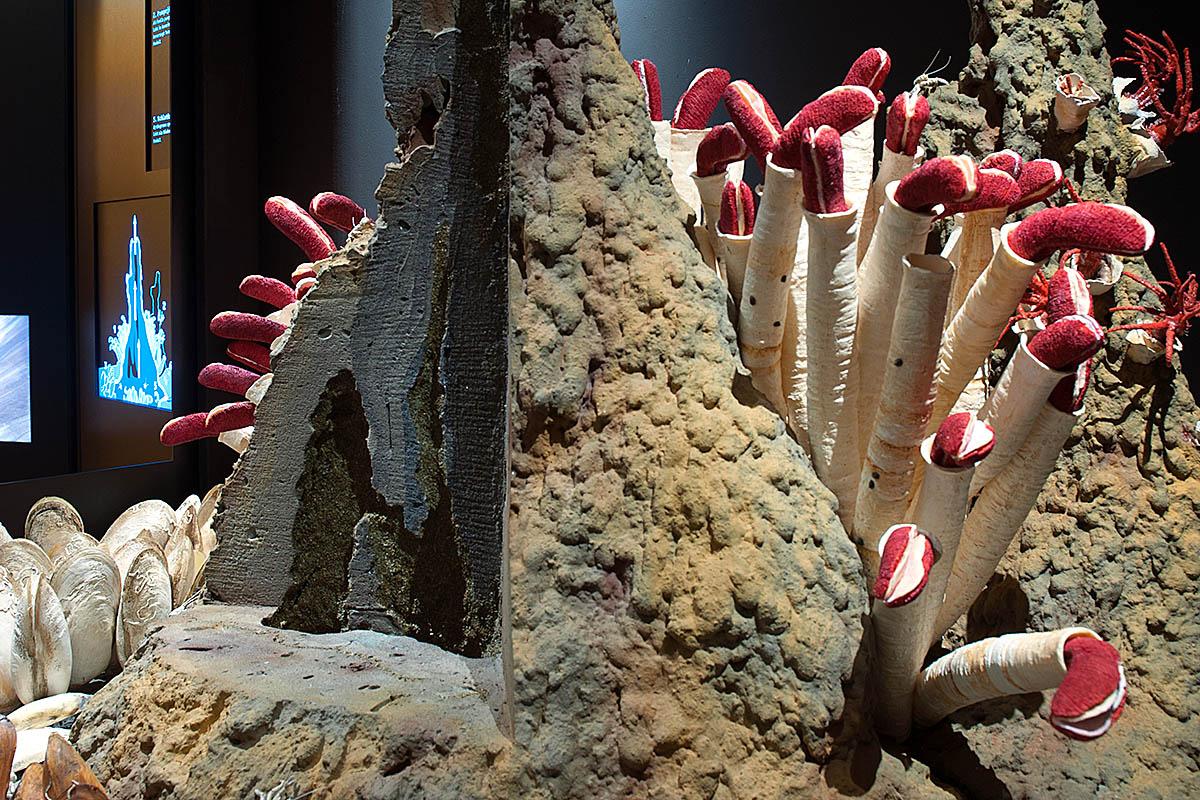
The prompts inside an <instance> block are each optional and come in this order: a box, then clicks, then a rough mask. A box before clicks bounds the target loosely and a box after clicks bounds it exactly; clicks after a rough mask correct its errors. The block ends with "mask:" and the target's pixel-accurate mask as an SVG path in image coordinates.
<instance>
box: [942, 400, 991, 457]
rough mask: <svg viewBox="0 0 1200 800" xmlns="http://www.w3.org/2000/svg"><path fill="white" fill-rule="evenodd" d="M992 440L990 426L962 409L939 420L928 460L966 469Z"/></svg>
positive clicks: (983, 454)
mask: <svg viewBox="0 0 1200 800" xmlns="http://www.w3.org/2000/svg"><path fill="white" fill-rule="evenodd" d="M995 444H996V432H995V431H994V430H992V426H991V425H988V424H987V423H986V422H984V421H983V420H980V419H976V418H975V415H974V414H971V413H970V412H967V411H963V412H960V413H958V414H951V415H950V416H948V417H946V419H945V420H943V421H942V424H941V425H940V426H939V427H938V430H937V433H936V434H935V435H934V437H933V446H932V447H931V448H930V452H929V460H930V461H932V462H933V463H934V464H937V465H938V466H939V467H942V468H943V469H966V468H968V467H973V466H975V465H976V464H978V463H979V462H980V461H982V460H983V459H985V458H986V457H987V455H988V454H989V453H991V452H992V447H994V446H995Z"/></svg>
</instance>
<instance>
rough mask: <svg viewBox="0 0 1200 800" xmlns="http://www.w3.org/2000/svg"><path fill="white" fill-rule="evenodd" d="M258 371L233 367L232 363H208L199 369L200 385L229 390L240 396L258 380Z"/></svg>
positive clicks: (217, 389)
mask: <svg viewBox="0 0 1200 800" xmlns="http://www.w3.org/2000/svg"><path fill="white" fill-rule="evenodd" d="M258 377H259V376H258V373H256V372H251V371H250V370H248V369H242V368H241V367H235V366H234V365H233V364H209V365H208V366H207V367H205V368H204V369H202V370H200V377H199V378H198V380H199V381H200V385H201V386H203V387H204V388H206V389H215V390H216V391H218V392H229V393H230V394H236V395H239V396H241V397H245V396H246V391H247V390H248V389H249V388H250V387H251V386H253V385H254V382H255V381H256V380H258Z"/></svg>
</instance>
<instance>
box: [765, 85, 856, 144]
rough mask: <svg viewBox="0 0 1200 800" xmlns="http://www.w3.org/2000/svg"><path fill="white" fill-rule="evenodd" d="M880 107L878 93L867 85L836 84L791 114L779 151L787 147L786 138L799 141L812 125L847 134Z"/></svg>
mask: <svg viewBox="0 0 1200 800" xmlns="http://www.w3.org/2000/svg"><path fill="white" fill-rule="evenodd" d="M878 108H879V101H878V100H876V99H875V93H874V92H872V91H871V90H870V89H868V88H867V87H865V86H835V87H834V88H832V89H830V90H829V91H828V92H826V93H825V94H823V95H821V96H820V97H818V98H817V99H816V100H813V101H812V102H811V103H809V104H808V105H806V106H805V107H804V108H802V109H800V112H799V113H798V114H796V116H794V117H792V119H791V121H790V122H788V124H787V125H786V126H785V127H784V129H783V138H782V139H781V140H780V142H779V144H778V145H776V152H777V153H778V151H779V150H780V149H781V148H783V147H784V146H785V145H784V141H785V140H787V139H788V138H789V136H790V137H791V138H793V139H796V140H799V138H800V137H801V136H803V135H804V131H806V130H808V129H809V128H819V127H821V126H822V125H828V126H829V127H831V128H833V129H835V130H836V131H837V132H838V133H846V132H847V131H850V130H852V129H854V128H857V127H858V126H859V125H861V124H862V123H864V122H866V121H867V120H869V119H870V118H871V117H872V116H874V114H875V112H876V110H877V109H878ZM793 146H795V145H793Z"/></svg>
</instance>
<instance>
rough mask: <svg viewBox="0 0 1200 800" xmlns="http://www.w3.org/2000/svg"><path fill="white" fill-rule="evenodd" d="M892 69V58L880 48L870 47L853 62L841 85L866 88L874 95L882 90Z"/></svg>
mask: <svg viewBox="0 0 1200 800" xmlns="http://www.w3.org/2000/svg"><path fill="white" fill-rule="evenodd" d="M891 69H892V57H891V56H889V55H888V52H887V50H884V49H883V48H882V47H872V48H871V49H870V50H867V51H865V52H864V53H863V54H862V55H861V56H859V57H858V58H856V59H855V60H854V63H853V64H851V65H850V71H849V72H847V73H846V78H845V80H843V81H842V84H843V85H845V86H866V87H867V88H868V89H870V90H871V93H872V94H874V93H875V92H878V91H879V90H880V89H882V88H883V82H884V81H886V80H887V76H888V73H889V72H891Z"/></svg>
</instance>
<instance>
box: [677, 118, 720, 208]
mask: <svg viewBox="0 0 1200 800" xmlns="http://www.w3.org/2000/svg"><path fill="white" fill-rule="evenodd" d="M710 130H712V129H711V128H701V129H700V130H696V131H690V130H683V129H680V128H671V129H670V131H671V140H670V141H671V144H670V152H669V155H668V158H667V166H668V167H670V168H671V183H672V184H674V186H675V192H676V194H678V195H679V197H680V199H681V200H683V204H684V205H685V206H687V207H688V208H689V209H691V210H692V213H693V214H695V215H696V219H697V220H698V219H700V212H701V205H700V192H699V191H698V190H697V189H696V184H695V182H694V181H693V180H692V177H691V176H692V173H693V172H695V171H696V149H697V148H698V147H700V142H701V141H703V140H704V137H705V135H707V134H708V132H709V131H710ZM722 185H723V184H722ZM720 200H721V197H720V192H719V191H718V193H717V202H718V204H719V203H720ZM719 212H720V209H719V208H718V213H719Z"/></svg>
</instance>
